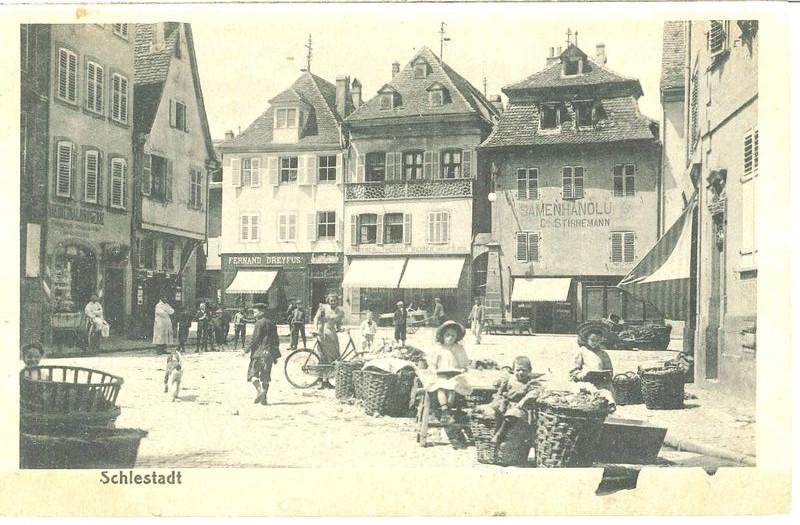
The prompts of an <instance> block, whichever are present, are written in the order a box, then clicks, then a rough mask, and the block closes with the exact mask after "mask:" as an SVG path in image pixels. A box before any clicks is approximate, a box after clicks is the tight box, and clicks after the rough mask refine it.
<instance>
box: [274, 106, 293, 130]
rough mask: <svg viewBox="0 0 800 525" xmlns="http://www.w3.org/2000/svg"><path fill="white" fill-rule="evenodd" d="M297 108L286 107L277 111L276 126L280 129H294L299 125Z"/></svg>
mask: <svg viewBox="0 0 800 525" xmlns="http://www.w3.org/2000/svg"><path fill="white" fill-rule="evenodd" d="M297 113H298V112H297V109H296V108H285V109H279V110H277V111H276V112H275V127H276V128H278V129H292V128H296V127H297V120H298V119H297Z"/></svg>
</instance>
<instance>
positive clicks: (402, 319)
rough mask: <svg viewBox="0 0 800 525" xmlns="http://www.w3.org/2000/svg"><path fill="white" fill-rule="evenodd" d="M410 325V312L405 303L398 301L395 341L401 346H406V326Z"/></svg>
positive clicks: (395, 312) (395, 316) (395, 319)
mask: <svg viewBox="0 0 800 525" xmlns="http://www.w3.org/2000/svg"><path fill="white" fill-rule="evenodd" d="M407 323H408V310H406V308H405V305H404V304H403V301H397V309H396V310H395V311H394V340H395V341H397V342H398V343H400V346H402V347H403V348H405V346H406V325H407Z"/></svg>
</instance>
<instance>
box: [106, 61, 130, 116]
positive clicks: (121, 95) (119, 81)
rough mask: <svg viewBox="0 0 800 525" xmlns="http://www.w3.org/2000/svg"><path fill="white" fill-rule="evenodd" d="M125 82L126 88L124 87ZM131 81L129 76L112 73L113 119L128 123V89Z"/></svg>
mask: <svg viewBox="0 0 800 525" xmlns="http://www.w3.org/2000/svg"><path fill="white" fill-rule="evenodd" d="M123 84H124V87H125V89H122V85H123ZM129 89H130V82H129V81H128V78H127V77H125V76H123V75H120V74H119V73H114V74H112V75H111V119H112V120H114V121H116V122H119V123H120V124H127V123H128V116H129V113H130V111H129V107H128V106H129V105H128V100H129V97H128V90H129Z"/></svg>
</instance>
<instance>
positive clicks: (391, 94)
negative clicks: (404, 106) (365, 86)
mask: <svg viewBox="0 0 800 525" xmlns="http://www.w3.org/2000/svg"><path fill="white" fill-rule="evenodd" d="M378 94H379V95H380V104H381V109H394V108H396V107H397V106H399V105H400V94H399V93H398V92H397V91H396V90H395V89H394V88H393V87H392V86H389V85H388V84H387V85H385V86H383V88H381V90H380V91H378Z"/></svg>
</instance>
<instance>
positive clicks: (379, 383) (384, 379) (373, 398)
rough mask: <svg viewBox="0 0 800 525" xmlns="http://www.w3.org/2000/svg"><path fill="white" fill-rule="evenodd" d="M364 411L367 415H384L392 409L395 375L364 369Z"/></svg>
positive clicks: (395, 384) (395, 383) (395, 382)
mask: <svg viewBox="0 0 800 525" xmlns="http://www.w3.org/2000/svg"><path fill="white" fill-rule="evenodd" d="M363 377H364V386H363V391H362V392H363V395H364V412H365V413H366V414H367V415H369V416H385V415H388V414H389V412H390V411H391V409H392V405H393V403H394V396H395V387H396V386H397V375H396V374H391V373H389V372H382V371H379V370H364V375H363Z"/></svg>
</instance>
